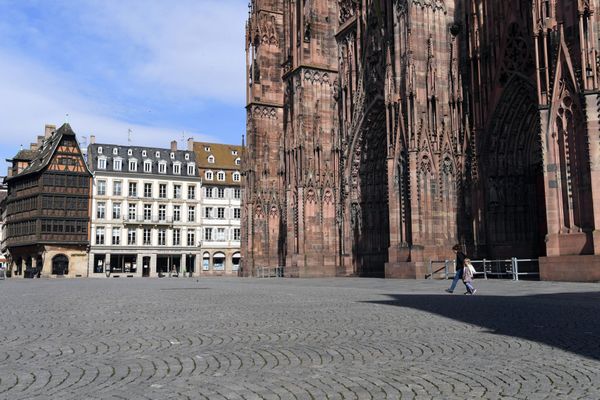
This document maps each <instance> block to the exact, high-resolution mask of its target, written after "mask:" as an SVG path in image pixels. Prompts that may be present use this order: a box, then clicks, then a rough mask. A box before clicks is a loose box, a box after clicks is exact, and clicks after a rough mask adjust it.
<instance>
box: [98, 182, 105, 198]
mask: <svg viewBox="0 0 600 400" xmlns="http://www.w3.org/2000/svg"><path fill="white" fill-rule="evenodd" d="M104 195H106V181H98V196H104Z"/></svg>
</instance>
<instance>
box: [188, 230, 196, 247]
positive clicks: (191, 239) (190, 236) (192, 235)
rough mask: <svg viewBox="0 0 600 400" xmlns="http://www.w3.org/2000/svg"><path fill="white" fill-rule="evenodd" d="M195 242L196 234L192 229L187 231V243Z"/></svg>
mask: <svg viewBox="0 0 600 400" xmlns="http://www.w3.org/2000/svg"><path fill="white" fill-rule="evenodd" d="M195 243H196V234H195V233H194V231H188V233H187V245H188V246H194V245H195Z"/></svg>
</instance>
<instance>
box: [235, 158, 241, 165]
mask: <svg viewBox="0 0 600 400" xmlns="http://www.w3.org/2000/svg"><path fill="white" fill-rule="evenodd" d="M241 163H242V160H241V159H240V158H239V157H238V158H236V159H235V165H240V164H241Z"/></svg>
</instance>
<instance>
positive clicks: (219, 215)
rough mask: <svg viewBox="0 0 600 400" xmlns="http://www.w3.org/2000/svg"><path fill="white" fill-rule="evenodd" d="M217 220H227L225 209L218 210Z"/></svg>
mask: <svg viewBox="0 0 600 400" xmlns="http://www.w3.org/2000/svg"><path fill="white" fill-rule="evenodd" d="M217 218H219V219H224V218H225V207H219V208H217Z"/></svg>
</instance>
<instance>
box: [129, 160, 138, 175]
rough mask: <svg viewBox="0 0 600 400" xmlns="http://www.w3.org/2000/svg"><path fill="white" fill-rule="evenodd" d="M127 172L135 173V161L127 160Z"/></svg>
mask: <svg viewBox="0 0 600 400" xmlns="http://www.w3.org/2000/svg"><path fill="white" fill-rule="evenodd" d="M129 171H130V172H135V171H137V160H135V159H133V160H129Z"/></svg>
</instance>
